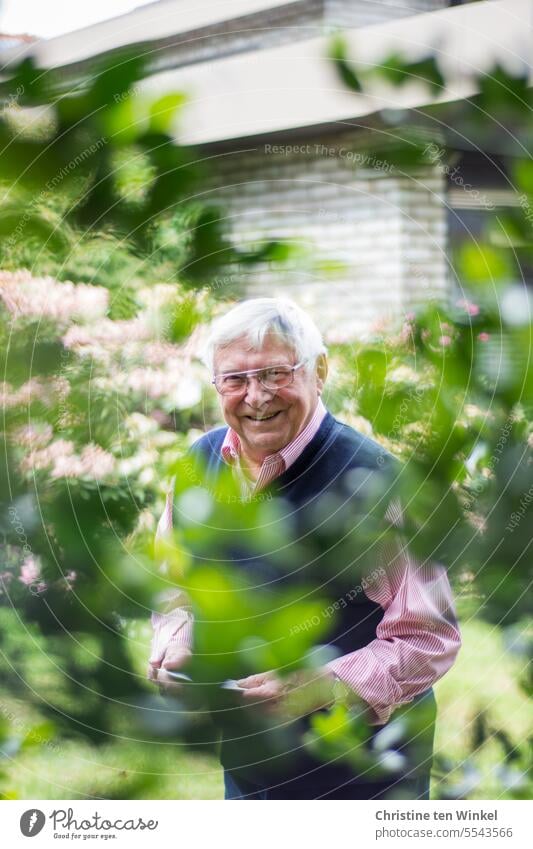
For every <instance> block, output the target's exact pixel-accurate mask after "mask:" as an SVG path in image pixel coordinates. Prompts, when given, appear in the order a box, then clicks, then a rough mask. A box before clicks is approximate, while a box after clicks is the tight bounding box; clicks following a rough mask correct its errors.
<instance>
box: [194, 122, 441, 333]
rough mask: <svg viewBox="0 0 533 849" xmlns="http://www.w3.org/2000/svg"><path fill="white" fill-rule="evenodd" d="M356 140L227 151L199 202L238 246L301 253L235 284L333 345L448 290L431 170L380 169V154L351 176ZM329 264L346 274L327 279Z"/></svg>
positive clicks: (242, 274)
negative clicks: (291, 306) (297, 246)
mask: <svg viewBox="0 0 533 849" xmlns="http://www.w3.org/2000/svg"><path fill="white" fill-rule="evenodd" d="M360 138H361V134H359V135H358V136H353V135H352V136H350V135H346V134H344V135H342V136H339V135H337V136H335V137H333V138H329V139H326V140H325V139H323V138H318V137H317V138H314V139H310V138H307V139H305V140H304V141H302V142H298V144H301V145H303V146H304V147H303V149H302V152H298V153H288V152H279V153H272V152H270V153H268V152H265V146H264V145H262V146H260V147H257V148H256V149H255V150H253V151H250V152H247V153H227V152H225V153H224V154H222V155H220V156H219V157H218V158H217V159H215V160H214V161H213V166H212V168H213V173H212V176H211V178H210V180H209V181H208V182H206V184H205V186H204V188H205V190H206V192H207V193H206V194H205V195H203V199H204V200H210V201H213V202H217V201H218V202H220V203H221V206H222V209H223V210H224V211H225V213H226V214H227V216H228V222H227V223H228V226H229V229H230V232H231V234H232V239H233V240H234V242H235V244H236V245H238V246H241V247H250V246H252V245H253V243H254V242H257V241H259V240H265V239H287V238H288V239H291V240H296V241H298V242H301V244H302V245H305V246H308V248H309V251H307V255H306V257H304V258H303V259H301V260H300V261H298V262H295V263H292V264H291V265H289V266H288V267H286V268H285V267H283V266H280V265H270V266H269V265H264V266H263V267H257V266H255V267H253V268H252V269H245V270H242V269H241V270H237V271H236V272H235V276H233V275H232V276H233V282H234V280H235V277H236V278H237V279H238V280H239V281H240V282H241V283H242V286H243V289H244V291H245V292H246V293H247V294H248V295H263V296H264V295H266V294H286V295H289V296H290V297H293V298H295V300H297V301H298V302H300V303H301V304H302V305H303V306H307V307H308V308H309V309H310V310H311V312H313V313H314V314H315V316H316V318H317V319H318V321H319V323H320V325H321V327H322V328H323V329H324V330H326V331H327V333H328V336H329V337H330V338H333V337H335V338H339V339H340V338H353V337H354V336H357V335H360V334H362V333H364V332H365V331H367V330H368V329H369V328H371V327H372V325H374V324H375V323H376V322H379V321H380V320H381V319H383V318H387V317H390V316H394V315H399V314H402V313H403V312H405V311H406V310H408V309H409V308H410V307H411V306H412V305H413V304H415V303H417V302H419V301H421V300H424V299H425V298H427V297H432V296H437V297H444V296H445V293H446V288H447V282H446V262H445V248H446V223H445V221H446V210H445V207H444V191H445V189H444V181H443V176H442V174H440V173H439V172H438V171H437V169H436V168H434V167H433V166H428V167H426V168H423V169H418V170H417V171H416V172H413V173H412V174H410V175H403V174H402V173H401V172H400V171H399V170H398V169H390V168H389V167H388V166H387V163H385V164H383V163H384V159H385V156H384V154H383V153H381V154H376V155H375V158H374V159H373V160H371V161H370V163H369V162H368V160H367V165H366V167H359V168H356V167H354V164H353V160H350V155H353V153H354V151H355V152H356V153H357V155H358V156H359V157H362V156H363V152H362V150H359V152H358V151H357V147H356V144H357V142H358V141H359V139H360ZM369 141H370V139H367V142H369ZM287 144H289V143H287ZM315 145H316V146H318V149H319V150H322V148H321V147H320V146H321V145H325V146H326V147H327V148H328V152H327V153H326V154H325V155H323V154H321V153H320V152H318V153H317V147H315ZM332 146H333V147H335V148H336V150H335V152H333V153H332V152H331V151H330V150H329V148H331V147H332ZM267 150H268V148H267ZM366 152H367V155H369V156H373V154H372V153H371V148H370V150H369V149H368V148H367V151H366ZM359 162H361V158H360V159H359ZM379 163H381V165H380V164H379ZM328 260H330V261H341V262H342V263H343V264H344V268H343V269H342V270H341V271H339V272H337V273H335V274H334V275H331V274H325V273H324V272H323V271H322V262H323V261H328Z"/></svg>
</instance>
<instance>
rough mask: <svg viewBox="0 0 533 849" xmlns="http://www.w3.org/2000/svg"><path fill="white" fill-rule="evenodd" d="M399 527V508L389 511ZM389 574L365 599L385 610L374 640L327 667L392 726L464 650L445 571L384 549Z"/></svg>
mask: <svg viewBox="0 0 533 849" xmlns="http://www.w3.org/2000/svg"><path fill="white" fill-rule="evenodd" d="M388 515H389V516H394V518H393V521H394V522H395V524H398V523H399V520H400V516H401V514H400V513H399V510H397V508H396V509H395V508H390V509H389V514H388ZM382 565H383V566H384V567H385V575H384V577H383V579H382V580H380V581H379V582H374V583H373V584H371V585H370V586H369V587H368V588H367V589H366V590H365V592H366V594H367V595H368V597H369V598H371V599H372V600H373V601H376V602H377V603H378V604H380V605H381V607H382V608H383V610H384V616H383V619H382V620H381V622H380V624H379V625H378V627H377V629H376V639H375V640H372V642H371V643H369V644H368V645H367V646H365V647H364V648H362V649H358V650H357V651H354V652H351V653H350V654H346V655H344V656H343V657H340V658H337V659H336V660H334V661H331V662H330V663H329V664H328V668H329V669H330V670H331V671H332V672H334V673H335V675H337V676H338V678H340V680H341V681H343V682H344V683H345V684H346V685H347V686H348V687H349V688H350V689H351V690H353V691H354V692H355V693H356V694H357V695H358V696H359V697H360V698H362V699H363V700H364V701H365V702H367V703H368V704H369V705H370V707H371V709H372V713H371V722H372V720H373V724H381V723H385V722H387V721H388V719H389V718H390V715H391V713H392V712H393V710H394V708H395V707H396V706H398V705H399V704H402V703H404V702H410V701H412V699H413V698H414V697H415V696H417V695H418V694H420V693H423V692H424V691H425V690H427V689H429V687H431V685H432V684H434V683H435V681H437V680H438V679H439V678H441V677H442V676H443V675H444V673H445V672H447V671H448V669H449V668H450V667H451V665H452V664H453V662H454V660H455V657H456V655H457V652H458V651H459V648H460V645H461V639H460V634H459V628H458V626H457V621H456V618H455V611H454V607H453V597H452V592H451V587H450V584H449V582H448V578H447V576H446V571H445V569H444V568H443V567H442V566H440V565H439V564H436V563H431V562H430V563H420V562H418V561H417V560H416V559H415V558H414V557H413V556H412V555H411V554H410V553H409V552H408V550H407V549H406V548H405V547H403V546H394V547H393V546H391V545H390V544H389V545H387V546H385V545H384V546H383V547H382Z"/></svg>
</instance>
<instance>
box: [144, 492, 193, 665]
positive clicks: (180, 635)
mask: <svg viewBox="0 0 533 849" xmlns="http://www.w3.org/2000/svg"><path fill="white" fill-rule="evenodd" d="M173 488H174V486H173V482H172V487H171V489H170V491H169V493H168V495H167V498H166V502H165V509H164V510H163V513H162V515H161V518H160V519H159V522H158V525H157V530H156V539H160V538H161V537H164V536H166V535H168V534H169V533H170V532H171V531H172V502H173ZM160 570H161V571H162V572H164V571H165V563H162V564H161V566H160ZM159 601H160V605H159V608H160V609H159V610H158V611H153V612H152V617H151V623H152V645H151V650H150V663H151V664H152V666H161V663H162V662H163V658H164V657H165V653H166V650H167V648H168V647H169V646H171V645H175V646H184V647H185V648H189V649H192V643H193V625H194V616H193V614H192V609H191V605H190V601H189V599H188V597H187V595H186V593H185V592H183V590H180V589H175V590H174V589H172V590H169V591H168V592H167V593H164V594H163V595H162V596H161V597H160V599H159Z"/></svg>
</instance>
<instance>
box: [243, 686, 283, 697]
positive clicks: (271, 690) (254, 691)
mask: <svg viewBox="0 0 533 849" xmlns="http://www.w3.org/2000/svg"><path fill="white" fill-rule="evenodd" d="M281 695H282V688H281V686H280V685H279V683H278V682H277V681H267V682H266V683H265V684H261V685H260V686H259V687H249V688H247V689H245V690H244V692H243V694H242V697H243V699H246V700H247V701H256V702H262V701H273V700H276V699H278V698H279V697H280V696H281Z"/></svg>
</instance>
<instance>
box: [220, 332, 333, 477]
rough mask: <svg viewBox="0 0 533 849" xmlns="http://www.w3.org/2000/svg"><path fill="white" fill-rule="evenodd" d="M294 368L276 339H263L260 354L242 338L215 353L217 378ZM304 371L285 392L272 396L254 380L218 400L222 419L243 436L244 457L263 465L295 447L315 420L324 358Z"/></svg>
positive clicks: (324, 370)
mask: <svg viewBox="0 0 533 849" xmlns="http://www.w3.org/2000/svg"><path fill="white" fill-rule="evenodd" d="M296 363H297V358H296V354H295V352H294V350H293V349H292V348H291V347H290V346H288V345H287V343H286V342H284V341H283V340H282V339H280V338H279V337H278V336H276V335H275V334H268V335H267V336H266V337H265V341H264V344H263V347H262V348H261V350H259V351H254V350H252V348H251V347H250V343H249V341H248V340H247V339H246V337H244V336H243V337H240V338H239V339H236V340H235V341H234V342H231V343H230V344H229V345H226V346H225V347H223V348H219V349H218V350H217V351H216V353H215V374H220V373H222V372H232V371H237V372H238V371H251V370H253V369H261V368H267V367H268V366H277V365H296ZM306 366H307V367H306ZM306 366H303V367H302V368H299V369H297V370H296V371H295V372H294V380H293V382H292V383H291V384H290V385H289V386H285V387H284V388H283V389H278V390H277V391H270V390H268V389H265V387H264V386H262V385H261V384H260V383H259V381H258V380H257V377H256V376H250V378H249V379H248V384H247V387H246V389H244V390H243V391H242V392H241V393H240V394H239V395H219V398H220V403H221V407H222V413H223V415H224V418H225V420H226V422H227V424H228V425H229V426H230V427H231V428H233V430H234V431H236V433H237V434H238V436H239V437H240V440H241V445H242V450H243V453H244V455H245V457H248V458H249V459H250V460H252V461H254V462H257V463H258V462H262V460H263V459H264V458H265V457H266V456H268V455H269V454H274V453H275V452H276V451H279V450H280V449H281V448H284V447H285V445H288V444H289V442H292V440H293V439H294V438H295V437H296V436H297V435H298V434H299V433H300V431H301V430H302V429H303V428H304V427H305V426H306V424H307V423H308V421H309V420H310V419H311V417H312V415H313V413H314V411H315V407H316V404H317V400H318V396H319V395H320V393H321V391H322V387H323V385H324V380H325V377H326V373H327V366H326V359H325V357H324V356H321V357H319V358H318V361H317V364H316V366H315V368H313V366H312V364H310V363H308V364H306Z"/></svg>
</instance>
